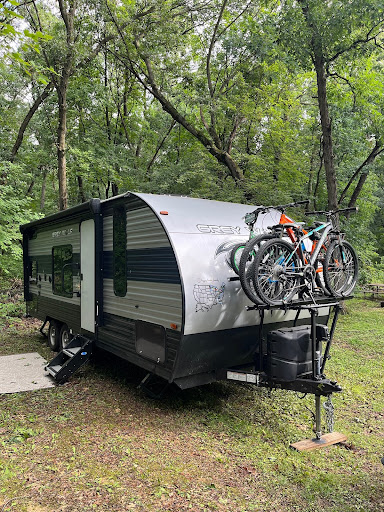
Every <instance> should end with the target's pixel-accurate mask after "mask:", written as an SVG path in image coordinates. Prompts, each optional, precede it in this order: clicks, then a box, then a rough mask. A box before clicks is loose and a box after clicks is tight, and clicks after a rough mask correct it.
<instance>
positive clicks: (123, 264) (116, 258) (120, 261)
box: [113, 206, 127, 297]
mask: <svg viewBox="0 0 384 512" xmlns="http://www.w3.org/2000/svg"><path fill="white" fill-rule="evenodd" d="M126 223H127V215H126V212H125V208H124V206H117V207H116V208H114V209H113V289H114V292H115V295H117V296H118V297H124V296H125V294H126V293H127V228H126Z"/></svg>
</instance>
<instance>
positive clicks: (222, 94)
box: [0, 0, 384, 280]
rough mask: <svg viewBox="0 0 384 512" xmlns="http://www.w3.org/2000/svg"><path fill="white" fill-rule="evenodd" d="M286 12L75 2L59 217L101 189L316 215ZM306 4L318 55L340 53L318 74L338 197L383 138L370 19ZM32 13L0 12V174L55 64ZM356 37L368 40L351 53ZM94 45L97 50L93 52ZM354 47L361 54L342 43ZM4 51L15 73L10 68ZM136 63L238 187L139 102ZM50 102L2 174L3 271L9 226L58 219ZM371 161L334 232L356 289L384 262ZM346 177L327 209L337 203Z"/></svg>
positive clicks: (309, 93) (296, 38)
mask: <svg viewBox="0 0 384 512" xmlns="http://www.w3.org/2000/svg"><path fill="white" fill-rule="evenodd" d="M301 4H302V2H293V1H288V2H285V3H284V4H281V3H277V4H273V3H271V2H262V1H260V2H259V1H256V2H250V3H247V4H245V3H244V2H241V1H239V0H229V1H228V2H225V6H224V9H223V12H222V17H221V19H220V20H219V23H218V25H217V22H218V19H219V13H220V10H221V7H222V5H223V3H222V2H219V1H217V0H208V1H207V2H200V1H198V0H196V1H195V0H194V1H191V2H175V1H173V0H170V1H167V2H156V1H150V2H148V1H144V0H137V1H134V2H133V1H130V0H126V1H122V2H113V1H112V2H108V4H107V5H106V4H105V3H103V2H98V1H95V2H85V1H83V0H82V1H79V2H78V3H77V11H76V13H77V14H76V17H75V20H74V23H75V32H76V42H75V49H74V53H73V63H72V71H71V75H70V78H69V85H68V96H67V107H68V112H67V151H66V162H67V183H68V192H69V206H74V205H76V204H78V203H79V202H81V201H83V200H88V199H90V198H91V197H101V198H105V197H107V196H108V197H110V196H111V194H112V187H113V188H114V190H115V192H116V187H117V188H118V190H119V192H122V191H124V190H133V191H145V192H152V193H165V194H167V193H172V194H182V195H190V196H196V197H205V198H209V199H219V200H224V201H235V202H249V203H254V204H255V203H264V204H272V203H274V202H275V203H283V202H288V201H291V200H296V199H303V198H307V197H309V198H310V199H311V200H312V203H313V206H315V207H317V208H323V207H325V206H326V204H327V200H328V198H327V188H326V182H325V173H324V165H323V161H322V140H321V127H320V125H319V118H318V104H317V86H316V76H315V74H314V73H313V70H312V64H311V61H310V51H309V48H310V34H309V31H308V27H307V24H306V23H305V20H304V17H303V11H302V8H301ZM5 5H6V6H7V7H5ZM308 5H309V6H310V8H311V12H312V15H313V19H314V20H315V21H316V25H317V26H318V27H319V30H320V31H321V38H322V41H323V43H324V48H323V50H324V53H325V56H326V58H328V59H331V58H332V57H333V56H335V55H337V54H339V55H338V57H337V59H335V60H332V61H330V63H329V66H328V68H327V72H328V74H329V76H328V91H327V92H328V100H329V103H330V112H331V116H332V130H333V143H334V144H333V147H334V153H335V167H336V174H337V180H338V189H339V195H340V192H341V191H342V190H343V189H344V187H345V186H346V185H347V184H348V182H349V180H350V178H351V177H352V176H353V173H354V172H355V171H356V169H358V168H359V166H360V165H361V164H362V163H363V162H364V161H365V160H366V158H367V157H368V155H369V154H370V152H371V151H372V149H373V148H374V147H375V144H377V143H380V144H381V143H382V141H383V138H384V117H383V112H384V103H383V98H384V93H383V83H384V78H383V74H384V73H383V71H384V69H383V65H382V55H381V51H380V48H379V44H380V43H381V41H382V33H381V30H382V24H380V23H378V21H380V19H381V16H382V5H381V4H380V2H377V1H375V0H369V1H368V2H367V1H363V0H353V1H352V2H347V3H346V2H344V3H343V2H337V3H332V2H331V3H324V2H322V1H320V0H309V2H308ZM246 6H247V8H246V9H245V7H246ZM1 9H3V10H1ZM6 9H8V11H9V12H8V11H6ZM36 9H37V12H38V14H39V16H38V18H37V14H36V11H35V10H34V9H27V8H26V7H23V6H20V7H17V5H16V3H15V2H12V3H7V4H0V14H3V15H2V16H0V17H1V19H3V20H4V21H3V25H1V26H0V39H1V41H2V43H3V47H4V48H5V51H6V54H7V57H6V59H3V62H1V63H0V160H1V161H3V162H4V163H3V164H2V165H3V166H4V165H7V164H6V163H5V162H6V161H7V160H8V159H9V158H10V154H11V149H12V146H13V144H14V143H15V140H16V137H17V134H18V130H19V128H20V126H21V123H22V121H23V119H25V116H26V114H27V113H28V110H29V108H30V107H31V105H32V103H33V101H34V100H35V99H36V98H38V97H39V95H40V94H41V93H42V91H43V89H44V86H43V85H42V84H41V82H43V84H44V83H46V81H47V80H48V78H47V77H49V80H51V79H52V80H56V79H58V77H60V76H61V75H60V74H61V72H62V69H63V65H64V61H65V59H66V56H67V50H68V47H67V41H66V30H65V25H64V22H63V19H62V18H61V16H60V13H59V11H58V10H57V9H54V8H51V6H50V5H49V4H46V3H43V2H40V1H37V2H36ZM244 9H245V10H244ZM20 16H23V19H22V20H21V18H20ZM115 21H116V22H117V23H118V26H119V27H120V28H119V30H118V29H117V27H116V24H115ZM21 22H22V23H21ZM216 25H217V31H216V33H215V32H214V31H215V27H216ZM21 27H22V28H21ZM371 29H372V30H373V31H372V32H369V31H370V30H371ZM43 34H50V35H51V38H50V37H46V36H43ZM367 34H370V35H371V36H374V39H372V40H370V41H368V43H367V44H363V41H364V40H365V39H366V36H367ZM105 37H106V38H107V39H108V41H107V42H106V43H105V45H104V46H103V45H100V47H99V46H98V42H99V41H102V40H103V38H105ZM357 40H361V42H360V43H358V44H355V45H354V42H355V41H357ZM375 43H376V45H375ZM7 45H8V46H7ZM98 48H99V50H100V51H99V52H97V51H95V50H97V49H98ZM209 48H211V50H212V51H211V53H210V58H209V70H210V78H208V72H207V69H208V51H209ZM346 50H348V51H346ZM12 52H13V53H14V57H13V59H14V60H13V62H14V64H13V65H12V66H9V65H8V63H9V62H10V59H11V58H12V56H11V53H12ZM93 52H95V53H93ZM91 57H92V58H91ZM15 59H16V60H15ZM18 59H19V60H18ZM88 59H89V60H88ZM147 59H149V61H150V63H151V66H152V71H153V73H154V76H155V81H156V84H157V87H158V89H159V90H160V91H161V92H162V93H163V95H164V96H165V97H166V98H167V99H168V100H169V101H170V102H171V103H172V105H173V106H174V107H175V109H176V110H177V112H178V113H179V114H180V115H182V116H184V117H185V119H186V120H187V121H188V122H189V123H190V124H191V125H192V126H193V127H194V128H195V129H196V130H198V131H200V132H201V133H203V134H204V135H205V136H206V137H210V138H211V139H214V143H215V144H217V145H221V147H222V149H223V151H228V152H229V153H230V155H231V157H232V158H233V160H234V161H235V162H236V164H237V165H238V167H239V169H240V170H241V172H242V173H243V175H244V180H243V182H242V183H240V184H237V183H235V182H234V180H233V178H232V177H231V175H230V172H229V170H228V168H227V167H225V166H224V165H222V164H220V163H218V161H217V160H216V159H215V158H214V157H213V156H212V155H211V154H210V153H209V151H208V149H207V147H204V145H203V144H202V143H201V142H199V140H198V139H197V138H196V137H195V136H193V134H191V132H189V131H188V130H186V129H185V128H183V127H181V126H180V125H179V124H178V123H173V119H172V118H171V116H170V115H169V114H168V113H167V112H166V111H165V110H164V109H163V108H162V105H161V104H160V103H159V102H158V101H157V100H155V99H154V97H153V95H152V94H151V93H150V90H151V88H150V87H149V86H148V69H147V67H146V60H147ZM134 71H135V72H136V76H135V73H134ZM42 75H44V77H45V78H42ZM58 99H59V98H58V95H57V91H56V90H55V89H54V88H52V91H51V93H50V95H49V96H48V97H47V98H46V99H45V101H44V103H43V104H42V105H41V106H40V107H39V108H38V110H37V111H36V112H35V113H34V115H33V117H32V119H31V120H30V122H29V124H28V127H27V129H26V131H25V133H24V139H23V143H22V146H21V148H20V150H19V151H18V154H17V156H16V159H15V162H17V164H16V166H14V167H12V168H13V174H12V173H11V174H12V177H10V178H8V179H7V180H6V182H5V187H3V189H2V190H1V191H0V206H1V205H3V206H2V208H5V209H6V217H7V218H8V217H9V215H10V214H9V212H10V211H14V212H15V213H14V215H15V217H14V218H15V219H16V218H17V221H16V222H15V225H14V226H13V227H12V229H14V232H12V229H11V224H10V223H9V222H8V220H6V221H2V222H3V223H4V226H5V227H4V229H2V233H1V235H0V237H1V244H2V246H1V247H2V250H3V251H4V254H7V255H8V256H6V258H8V260H7V262H6V264H2V265H3V267H4V269H3V270H2V272H5V270H6V269H11V267H12V265H13V263H14V262H16V261H17V260H14V259H13V256H14V255H16V257H17V258H19V257H20V250H21V248H20V244H19V241H18V235H17V225H18V224H20V223H22V222H25V221H26V220H29V219H30V218H32V217H33V216H34V215H35V214H37V213H38V212H41V213H42V214H48V213H52V212H55V211H57V208H58V185H57V177H56V172H57V171H56V168H57V163H56V162H57V147H56V138H57V118H58ZM213 133H214V134H215V136H213V135H212V134H213ZM382 157H383V155H379V156H378V157H377V158H376V159H375V160H374V161H373V162H372V163H371V164H370V165H369V166H367V167H366V170H368V171H369V176H370V177H369V179H368V180H367V182H366V184H365V185H364V189H363V192H362V195H361V196H360V200H359V205H360V212H359V214H358V215H357V216H356V217H351V218H350V219H349V221H348V222H347V223H346V225H345V229H346V230H347V233H348V237H349V238H350V239H351V240H352V243H353V244H354V246H356V247H357V248H358V249H359V251H360V258H361V260H362V262H363V268H364V269H367V270H363V272H362V275H363V279H364V280H371V279H373V277H370V276H373V275H374V271H375V270H374V269H376V268H378V265H379V263H378V262H379V261H380V259H379V258H380V256H383V255H384V231H383V229H384V228H383V222H384V220H383V214H382V213H381V212H382V211H383V208H381V206H382V205H383V196H382ZM26 170H27V172H28V175H25V174H24V172H25V171H26ZM7 174H8V171H7ZM9 176H11V175H9ZM358 178H359V176H357V177H356V179H355V180H353V181H352V183H351V186H350V188H349V190H348V192H347V193H346V195H345V198H344V200H343V203H342V206H346V205H347V204H348V202H349V200H350V199H351V196H352V192H353V190H354V187H355V186H356V183H357V181H358ZM380 180H381V181H380ZM29 188H30V191H29V196H28V197H26V191H27V190H28V189H29ZM377 205H379V207H377ZM311 206H312V205H311ZM24 211H25V212H26V213H25V214H24V213H23V212H24ZM17 215H19V217H17ZM16 224H17V225H16ZM15 233H16V234H15ZM372 233H374V234H373V235H372ZM2 261H5V260H4V258H2ZM15 264H16V263H15ZM17 264H18V263H17ZM3 267H2V268H3ZM14 272H15V271H14V270H11V274H12V273H14Z"/></svg>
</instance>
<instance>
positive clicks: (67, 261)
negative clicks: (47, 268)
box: [52, 244, 73, 297]
mask: <svg viewBox="0 0 384 512" xmlns="http://www.w3.org/2000/svg"><path fill="white" fill-rule="evenodd" d="M66 250H70V254H71V256H70V258H68V257H66V258H64V256H63V252H64V251H66ZM55 253H56V254H55ZM55 257H56V261H55ZM56 263H57V268H56V267H55V265H56ZM63 267H64V270H63ZM66 276H68V282H69V283H70V289H66V288H65V287H64V283H65V280H66ZM63 277H64V279H63ZM58 282H59V284H58ZM52 292H53V294H54V295H60V296H61V297H73V247H72V244H63V245H55V246H53V247H52Z"/></svg>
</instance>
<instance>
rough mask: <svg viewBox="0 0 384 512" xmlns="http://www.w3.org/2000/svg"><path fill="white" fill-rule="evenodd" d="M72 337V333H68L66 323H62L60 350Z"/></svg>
mask: <svg viewBox="0 0 384 512" xmlns="http://www.w3.org/2000/svg"><path fill="white" fill-rule="evenodd" d="M71 339H72V334H71V333H70V330H69V327H68V325H67V324H63V325H62V326H61V329H60V336H59V343H60V348H61V350H62V349H63V348H66V347H67V345H68V344H69V342H70V341H71Z"/></svg>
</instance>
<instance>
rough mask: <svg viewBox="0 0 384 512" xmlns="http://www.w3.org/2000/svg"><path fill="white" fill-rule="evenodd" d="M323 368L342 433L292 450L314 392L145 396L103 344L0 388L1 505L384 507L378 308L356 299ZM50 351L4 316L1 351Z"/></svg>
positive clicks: (206, 390) (212, 389) (383, 354)
mask: <svg viewBox="0 0 384 512" xmlns="http://www.w3.org/2000/svg"><path fill="white" fill-rule="evenodd" d="M347 308H348V313H347V314H345V315H342V316H341V317H340V320H339V324H338V328H337V331H336V335H335V341H334V345H333V348H332V351H331V354H332V358H331V360H330V361H329V362H328V367H327V375H328V377H329V378H332V379H335V380H337V381H338V382H339V383H340V384H341V385H342V386H343V392H342V393H341V394H338V395H337V396H334V398H333V402H334V405H335V420H336V423H335V430H337V431H339V432H343V433H345V434H347V436H348V441H347V443H346V444H345V445H337V446H332V447H329V448H326V449H323V450H318V451H315V452H305V453H298V452H295V451H293V450H292V449H290V448H289V444H290V443H291V442H295V441H299V440H301V439H306V438H311V437H313V432H312V430H311V428H312V426H313V417H312V411H313V410H314V399H313V397H312V396H307V397H305V398H304V399H299V398H301V397H299V396H297V395H296V394H295V393H293V392H285V391H274V392H272V393H268V391H267V390H265V389H256V388H252V387H245V386H241V385H237V384H236V383H216V384H214V385H210V386H204V387H201V388H195V389H192V390H187V391H184V392H178V393H177V392H172V393H170V394H168V396H167V397H166V398H165V399H164V400H162V401H152V400H150V399H148V398H146V397H145V396H143V394H142V393H141V392H140V391H139V390H137V384H138V382H139V379H140V370H138V369H136V368H134V367H132V366H130V365H129V364H126V363H124V362H119V361H118V360H117V359H115V358H113V357H111V356H107V355H105V356H104V357H103V356H100V355H99V356H98V358H97V359H96V361H94V362H93V363H92V364H90V365H88V366H87V367H85V368H84V369H82V370H81V371H80V372H79V373H78V374H77V375H75V376H74V377H73V378H72V379H71V380H70V382H68V383H67V384H65V385H64V386H60V387H56V388H53V389H47V390H40V391H34V392H27V393H19V394H14V395H2V396H0V440H1V452H0V511H1V512H9V511H18V512H53V511H55V512H70V511H77V512H91V511H94V510H97V511H111V512H112V511H113V512H123V511H130V510H137V511H139V510H140V511H161V512H168V511H169V512H170V511H172V512H183V511H190V510H192V511H196V512H200V511H201V512H202V511H223V512H224V511H225V512H251V511H268V512H269V511H278V512H280V511H284V512H291V511H292V512H293V511H301V512H331V511H332V512H352V511H364V512H368V511H372V512H374V511H375V512H379V511H383V510H384V466H383V465H382V464H381V462H380V459H381V458H382V457H383V456H384V385H383V369H384V347H383V344H384V321H383V320H384V309H381V308H380V307H379V303H377V302H368V301H362V300H353V301H352V302H348V304H347ZM31 351H37V352H39V353H40V354H41V355H43V356H44V357H46V358H49V357H50V354H49V351H48V349H47V348H46V346H45V344H44V340H43V339H42V337H41V336H40V334H38V324H37V323H33V322H31V321H22V320H16V321H14V322H13V323H10V324H9V322H8V323H7V326H6V327H5V326H3V329H2V332H1V334H0V354H1V355H4V354H14V353H22V352H31Z"/></svg>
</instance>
